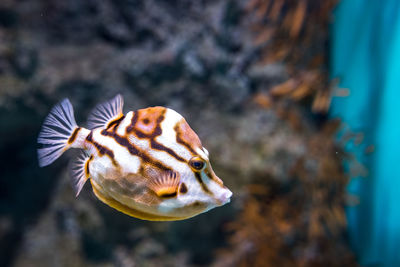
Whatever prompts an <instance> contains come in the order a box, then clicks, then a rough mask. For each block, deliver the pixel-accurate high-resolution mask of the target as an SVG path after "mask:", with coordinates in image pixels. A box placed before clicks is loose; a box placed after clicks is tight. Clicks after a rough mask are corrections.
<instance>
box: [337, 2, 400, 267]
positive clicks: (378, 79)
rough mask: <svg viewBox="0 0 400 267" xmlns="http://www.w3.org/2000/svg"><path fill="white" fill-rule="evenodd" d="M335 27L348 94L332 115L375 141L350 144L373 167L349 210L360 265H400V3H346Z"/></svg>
mask: <svg viewBox="0 0 400 267" xmlns="http://www.w3.org/2000/svg"><path fill="white" fill-rule="evenodd" d="M332 27H333V28H332V42H331V71H332V72H331V73H332V78H339V79H340V83H339V86H340V87H343V88H349V90H350V95H349V96H348V97H345V98H339V97H337V98H334V99H333V102H332V107H331V110H330V114H331V116H332V117H339V118H341V119H342V120H343V122H344V123H345V124H346V125H347V126H348V127H349V128H350V129H351V130H353V131H356V132H363V133H364V134H365V139H364V142H363V144H366V145H374V146H375V151H374V152H373V153H372V154H369V155H367V154H365V153H364V149H365V146H363V145H361V146H355V145H354V144H351V143H349V144H348V145H347V147H346V148H347V150H348V151H350V152H351V153H353V154H354V155H356V156H357V158H358V160H359V161H361V162H362V163H363V164H364V165H365V166H366V167H367V168H368V176H367V177H365V178H361V177H353V178H354V179H352V181H351V183H350V184H349V187H348V190H349V192H350V193H354V194H357V195H358V196H359V197H360V204H359V205H356V206H349V207H348V208H347V216H348V222H349V234H350V241H351V243H352V246H353V248H354V249H355V251H356V253H357V256H358V260H359V263H360V264H361V265H362V266H400V156H399V155H400V154H399V150H400V1H398V0H384V1H365V0H344V1H342V2H341V3H340V4H339V5H338V7H337V9H336V11H335V14H334V23H333V25H332Z"/></svg>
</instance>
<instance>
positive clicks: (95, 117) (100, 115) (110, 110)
mask: <svg viewBox="0 0 400 267" xmlns="http://www.w3.org/2000/svg"><path fill="white" fill-rule="evenodd" d="M123 106H124V99H123V98H122V96H121V95H120V94H118V95H116V96H115V97H114V98H113V99H111V100H109V101H107V102H104V103H101V104H99V105H97V106H96V107H95V108H94V109H93V111H92V112H91V113H90V115H89V118H88V127H89V129H95V128H107V126H108V125H109V124H110V123H111V122H112V121H114V120H117V119H119V118H121V117H122V116H123V112H122V108H123Z"/></svg>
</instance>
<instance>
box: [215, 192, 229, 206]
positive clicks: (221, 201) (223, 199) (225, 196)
mask: <svg viewBox="0 0 400 267" xmlns="http://www.w3.org/2000/svg"><path fill="white" fill-rule="evenodd" d="M231 196H232V191H231V190H229V189H224V191H223V192H222V193H221V194H220V195H219V196H218V197H217V204H218V206H223V205H225V204H228V203H229V202H231Z"/></svg>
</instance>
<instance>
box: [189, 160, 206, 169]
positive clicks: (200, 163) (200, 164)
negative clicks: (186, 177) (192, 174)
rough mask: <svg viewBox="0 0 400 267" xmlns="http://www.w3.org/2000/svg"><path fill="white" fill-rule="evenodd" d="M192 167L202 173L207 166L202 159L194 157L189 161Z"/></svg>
mask: <svg viewBox="0 0 400 267" xmlns="http://www.w3.org/2000/svg"><path fill="white" fill-rule="evenodd" d="M189 165H190V167H192V168H193V169H195V170H196V171H201V170H202V169H204V167H205V166H206V163H205V161H204V160H203V159H202V158H200V157H193V158H191V159H190V161H189Z"/></svg>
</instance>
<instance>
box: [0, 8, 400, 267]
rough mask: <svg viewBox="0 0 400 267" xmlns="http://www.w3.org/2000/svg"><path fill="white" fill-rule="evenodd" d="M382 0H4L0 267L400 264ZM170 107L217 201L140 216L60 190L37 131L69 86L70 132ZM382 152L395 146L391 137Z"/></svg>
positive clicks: (393, 103) (390, 77) (386, 14)
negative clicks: (213, 179)
mask: <svg viewBox="0 0 400 267" xmlns="http://www.w3.org/2000/svg"><path fill="white" fill-rule="evenodd" d="M399 10H400V7H399V3H398V1H396V0H387V1H383V2H382V1H379V3H378V1H368V3H366V2H365V1H362V0H354V1H351V0H344V1H336V0H325V1H312V0H249V1H244V0H198V1H197V0H196V1H191V0H170V1H161V0H146V1H140V0H118V1H112V0H105V1H96V0H86V1H81V0H69V1H57V0H40V1H29V0H2V1H1V3H0V124H1V127H0V140H1V141H0V151H1V153H0V157H1V164H0V166H1V174H0V266H124V267H125V266H221V267H224V266H358V265H361V266H400V253H398V247H399V245H400V223H399V222H400V208H399V205H397V206H396V203H398V201H400V197H399V194H398V193H399V187H400V180H399V179H400V170H399V168H398V156H397V155H396V152H397V151H398V148H400V141H399V136H400V125H399V121H398V119H397V114H398V110H399V108H398V106H397V100H396V99H397V97H396V96H398V95H399V93H397V91H398V89H397V84H398V83H397V81H398V79H399V77H400V74H399V73H398V72H399V71H398V70H399V69H400V68H399V67H400V66H397V65H398V64H400V63H398V62H400V61H398V60H397V59H398V58H399V56H400V54H399V52H400V50H399V48H400V27H399V26H400V24H399V21H398V20H399V19H398V18H399V17H398V12H399ZM117 93H121V94H122V95H123V96H124V98H125V108H124V109H125V111H128V110H136V109H139V108H145V107H149V106H154V105H162V106H166V107H170V108H173V109H175V110H176V111H178V112H179V113H181V114H182V115H183V116H184V117H185V118H186V120H187V121H188V122H189V124H190V125H191V127H192V128H193V129H194V130H195V132H196V133H197V134H198V135H199V136H200V139H201V140H202V143H203V145H204V146H205V147H207V149H208V150H209V152H210V155H211V162H212V164H213V167H214V170H215V172H216V174H217V175H218V176H219V177H220V178H222V180H224V183H225V184H226V185H227V186H228V187H229V188H230V189H231V190H232V191H233V193H234V195H233V198H232V202H231V203H230V204H228V205H225V206H223V207H221V208H217V209H214V210H212V211H210V212H207V213H204V214H201V215H199V216H196V217H194V218H191V219H188V220H184V221H179V222H148V221H142V220H138V219H135V218H131V217H129V216H126V215H124V214H122V213H119V212H117V211H116V210H114V209H112V208H110V207H108V206H106V205H104V204H103V203H101V202H100V201H99V200H98V199H96V198H95V196H94V194H93V192H92V190H91V187H90V185H88V184H87V185H86V186H85V187H84V189H83V191H82V192H81V194H80V196H79V197H78V198H75V197H74V193H73V190H72V187H71V186H70V181H69V177H68V168H67V165H68V161H69V160H70V159H71V158H73V157H74V156H75V153H74V152H73V151H69V152H68V153H66V154H65V155H64V156H62V157H61V158H60V159H59V160H57V161H56V162H55V163H54V164H52V165H51V166H49V167H45V168H39V166H38V162H37V156H36V148H37V144H36V138H37V135H38V133H39V130H40V126H41V124H42V122H43V120H44V118H45V116H46V115H47V114H48V112H49V111H50V109H51V107H52V106H53V105H54V104H56V103H57V102H59V101H60V100H61V99H63V98H66V97H68V98H69V99H70V100H71V102H72V104H73V106H74V109H75V116H76V120H77V122H78V124H79V125H81V126H85V122H86V118H87V116H88V114H89V112H90V110H91V109H92V108H93V107H94V106H95V105H96V104H98V103H100V102H103V101H105V100H108V99H110V98H112V97H113V96H115V95H116V94H117ZM396 148H397V149H396Z"/></svg>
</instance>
